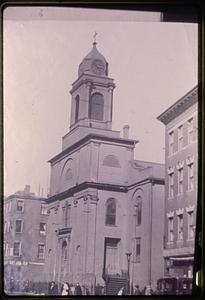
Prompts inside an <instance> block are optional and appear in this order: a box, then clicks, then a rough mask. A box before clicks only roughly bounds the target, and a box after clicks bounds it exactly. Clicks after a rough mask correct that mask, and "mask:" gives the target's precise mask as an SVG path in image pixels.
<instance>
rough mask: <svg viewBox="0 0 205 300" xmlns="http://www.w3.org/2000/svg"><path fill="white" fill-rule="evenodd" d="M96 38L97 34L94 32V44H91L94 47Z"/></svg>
mask: <svg viewBox="0 0 205 300" xmlns="http://www.w3.org/2000/svg"><path fill="white" fill-rule="evenodd" d="M96 36H97V32H96V31H95V33H94V35H93V38H94V42H93V45H96V44H97V42H96Z"/></svg>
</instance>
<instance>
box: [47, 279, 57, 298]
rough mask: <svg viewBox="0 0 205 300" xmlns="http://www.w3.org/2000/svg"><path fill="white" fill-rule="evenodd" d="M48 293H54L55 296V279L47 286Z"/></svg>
mask: <svg viewBox="0 0 205 300" xmlns="http://www.w3.org/2000/svg"><path fill="white" fill-rule="evenodd" d="M48 294H49V295H51V296H52V295H55V296H56V295H58V287H57V285H56V283H55V281H52V282H51V285H50V286H49V290H48Z"/></svg>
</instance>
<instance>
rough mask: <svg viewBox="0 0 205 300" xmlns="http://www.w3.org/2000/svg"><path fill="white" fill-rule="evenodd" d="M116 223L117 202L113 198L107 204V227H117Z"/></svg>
mask: <svg viewBox="0 0 205 300" xmlns="http://www.w3.org/2000/svg"><path fill="white" fill-rule="evenodd" d="M115 221H116V201H115V199H113V198H110V199H108V200H107V203H106V225H115Z"/></svg>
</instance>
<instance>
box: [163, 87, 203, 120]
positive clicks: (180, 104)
mask: <svg viewBox="0 0 205 300" xmlns="http://www.w3.org/2000/svg"><path fill="white" fill-rule="evenodd" d="M197 100H198V86H196V87H194V88H193V89H192V90H191V91H189V92H188V93H187V94H186V95H184V96H183V97H182V98H180V99H179V100H178V101H177V102H175V103H174V104H173V105H172V106H170V107H169V108H168V109H167V110H165V111H164V112H163V113H162V114H161V115H159V116H158V117H157V119H158V120H159V121H161V122H162V123H163V124H165V125H167V124H168V123H169V122H171V121H172V120H173V119H175V118H176V117H178V116H179V115H180V114H182V113H183V112H184V111H186V110H187V109H188V108H189V107H191V106H192V105H194V104H195V103H196V102H197Z"/></svg>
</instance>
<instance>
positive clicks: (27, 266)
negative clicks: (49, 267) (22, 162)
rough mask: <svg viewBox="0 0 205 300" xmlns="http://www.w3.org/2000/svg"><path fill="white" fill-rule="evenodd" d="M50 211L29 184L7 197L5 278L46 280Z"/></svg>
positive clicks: (7, 279) (5, 209) (17, 280)
mask: <svg viewBox="0 0 205 300" xmlns="http://www.w3.org/2000/svg"><path fill="white" fill-rule="evenodd" d="M46 222H47V210H46V205H45V201H44V199H43V198H42V197H36V196H35V194H34V193H31V192H30V186H29V185H26V186H25V189H24V191H18V192H16V193H14V194H13V195H10V196H8V197H7V198H5V200H4V279H5V282H6V283H8V282H9V280H10V278H13V279H14V280H15V282H16V283H17V282H23V281H26V280H31V281H41V280H42V281H43V280H45V276H44V263H45V241H46V231H47V228H46Z"/></svg>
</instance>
